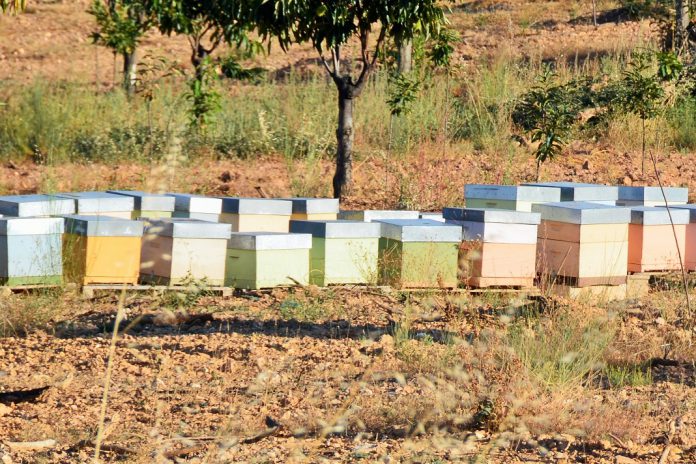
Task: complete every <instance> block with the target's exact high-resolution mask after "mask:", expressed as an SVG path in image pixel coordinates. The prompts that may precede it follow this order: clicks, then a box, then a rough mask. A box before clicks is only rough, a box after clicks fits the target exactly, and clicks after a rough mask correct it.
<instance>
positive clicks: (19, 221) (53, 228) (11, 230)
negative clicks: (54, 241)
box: [0, 217, 64, 235]
mask: <svg viewBox="0 0 696 464" xmlns="http://www.w3.org/2000/svg"><path fill="white" fill-rule="evenodd" d="M63 230H64V227H63V218H29V217H6V218H0V235H48V234H62V233H63Z"/></svg>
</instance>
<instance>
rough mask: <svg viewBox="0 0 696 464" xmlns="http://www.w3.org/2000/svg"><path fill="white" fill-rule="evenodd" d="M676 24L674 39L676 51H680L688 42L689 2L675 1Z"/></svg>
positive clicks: (685, 0) (686, 0)
mask: <svg viewBox="0 0 696 464" xmlns="http://www.w3.org/2000/svg"><path fill="white" fill-rule="evenodd" d="M675 6H676V10H677V16H676V24H675V30H674V32H675V34H674V36H675V39H676V44H675V45H676V47H675V48H676V49H677V51H682V49H683V48H684V47H685V46H686V44H687V41H688V34H689V32H688V28H689V1H688V0H676V5H675Z"/></svg>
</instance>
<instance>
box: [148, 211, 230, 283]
mask: <svg viewBox="0 0 696 464" xmlns="http://www.w3.org/2000/svg"><path fill="white" fill-rule="evenodd" d="M145 223H146V228H145V233H144V236H143V250H142V257H141V267H140V278H141V280H142V281H143V282H148V283H160V284H168V285H180V284H185V283H191V282H192V281H203V282H204V283H206V284H208V285H212V286H219V285H223V283H224V280H225V256H226V254H227V240H228V239H229V237H230V233H231V227H230V225H229V224H221V223H216V222H210V221H202V220H199V219H188V218H171V219H166V218H165V219H151V220H147V221H145Z"/></svg>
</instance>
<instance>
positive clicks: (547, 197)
mask: <svg viewBox="0 0 696 464" xmlns="http://www.w3.org/2000/svg"><path fill="white" fill-rule="evenodd" d="M464 198H465V199H466V198H477V199H484V200H513V201H514V200H520V201H530V202H539V203H552V202H558V201H561V191H560V189H552V188H546V187H540V186H535V185H487V184H467V185H465V186H464Z"/></svg>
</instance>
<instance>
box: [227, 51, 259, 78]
mask: <svg viewBox="0 0 696 464" xmlns="http://www.w3.org/2000/svg"><path fill="white" fill-rule="evenodd" d="M219 63H220V70H221V72H222V75H223V76H224V77H226V78H228V79H232V80H237V81H251V82H254V83H259V82H261V80H262V79H263V77H264V76H265V75H266V70H265V69H264V68H244V67H243V66H242V65H241V64H240V63H239V61H238V60H237V58H236V57H234V56H230V55H227V56H224V57H222V58H220V60H219Z"/></svg>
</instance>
